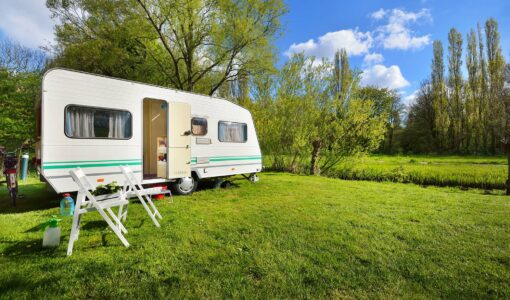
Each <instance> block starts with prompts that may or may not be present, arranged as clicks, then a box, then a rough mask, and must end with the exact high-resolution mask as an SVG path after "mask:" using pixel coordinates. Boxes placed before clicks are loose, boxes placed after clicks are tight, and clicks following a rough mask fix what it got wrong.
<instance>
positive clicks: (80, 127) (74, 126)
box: [64, 105, 132, 140]
mask: <svg viewBox="0 0 510 300" xmlns="http://www.w3.org/2000/svg"><path fill="white" fill-rule="evenodd" d="M131 120H132V117H131V113H130V112H128V111H125V110H117V109H107V108H97V107H87V106H77V105H68V106H67V107H66V109H65V129H64V130H65V134H66V136H67V137H70V138H77V139H121V140H122V139H130V138H131V136H132V124H131V123H132V121H131Z"/></svg>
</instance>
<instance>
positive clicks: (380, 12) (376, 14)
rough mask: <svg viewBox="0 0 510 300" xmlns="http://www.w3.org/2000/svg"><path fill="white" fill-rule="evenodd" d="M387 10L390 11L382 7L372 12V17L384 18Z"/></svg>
mask: <svg viewBox="0 0 510 300" xmlns="http://www.w3.org/2000/svg"><path fill="white" fill-rule="evenodd" d="M387 12H388V11H387V10H385V9H383V8H380V9H379V10H377V11H374V12H373V13H372V14H370V17H372V19H375V20H380V19H382V18H384V16H385V15H386V13H387Z"/></svg>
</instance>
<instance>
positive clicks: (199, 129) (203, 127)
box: [191, 117, 207, 136]
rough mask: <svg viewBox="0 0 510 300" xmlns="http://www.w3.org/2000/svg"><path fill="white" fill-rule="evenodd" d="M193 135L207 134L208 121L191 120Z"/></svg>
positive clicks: (201, 119)
mask: <svg viewBox="0 0 510 300" xmlns="http://www.w3.org/2000/svg"><path fill="white" fill-rule="evenodd" d="M191 133H192V134H193V135H198V136H203V135H206V134H207V119H205V118H198V117H195V118H192V119H191Z"/></svg>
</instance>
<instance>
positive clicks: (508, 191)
mask: <svg viewBox="0 0 510 300" xmlns="http://www.w3.org/2000/svg"><path fill="white" fill-rule="evenodd" d="M508 148H509V147H508V145H506V147H505V150H506V157H507V162H508V178H507V180H506V194H507V195H510V151H509V149H508Z"/></svg>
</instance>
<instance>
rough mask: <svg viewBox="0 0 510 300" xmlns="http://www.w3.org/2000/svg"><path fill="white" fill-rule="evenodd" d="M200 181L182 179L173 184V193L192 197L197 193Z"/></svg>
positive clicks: (187, 178) (191, 178)
mask: <svg viewBox="0 0 510 300" xmlns="http://www.w3.org/2000/svg"><path fill="white" fill-rule="evenodd" d="M197 186H198V180H197V179H196V178H194V177H193V176H192V177H184V178H180V179H178V180H177V181H175V182H173V183H172V191H173V192H174V194H177V195H191V194H193V192H194V191H196V189H197Z"/></svg>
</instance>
